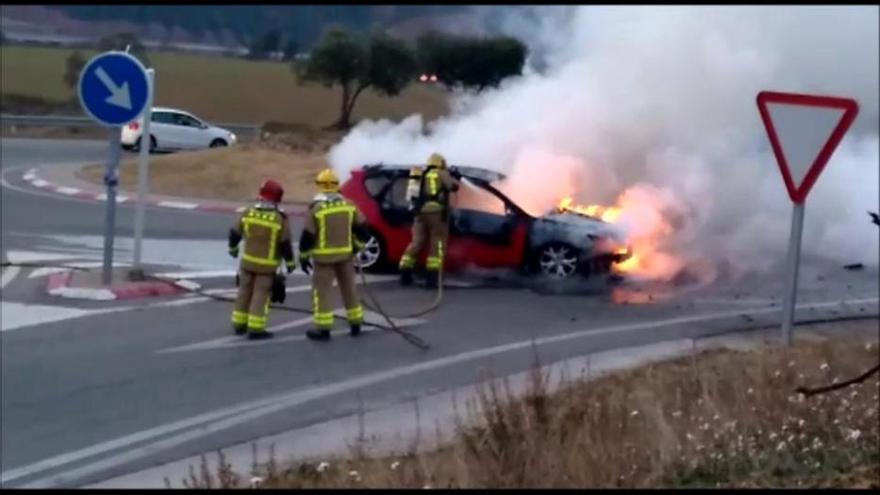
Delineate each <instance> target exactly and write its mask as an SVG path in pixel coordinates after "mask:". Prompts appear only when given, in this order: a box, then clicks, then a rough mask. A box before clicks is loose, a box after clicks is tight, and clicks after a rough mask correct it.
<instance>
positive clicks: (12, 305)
mask: <svg viewBox="0 0 880 495" xmlns="http://www.w3.org/2000/svg"><path fill="white" fill-rule="evenodd" d="M133 308H134V307H133V306H124V307H119V308H103V309H79V308H70V307H66V306H46V305H40V304H24V303H18V302H5V301H3V302H0V310H2V313H3V318H2V320H0V331H2V332H8V331H11V330H19V329H22V328H26V327H32V326H35V325H42V324H45V323H52V322H56V321H61V320H71V319H74V318H82V317H84V316H97V315H103V314H108V313H117V312H121V311H128V310H130V309H133Z"/></svg>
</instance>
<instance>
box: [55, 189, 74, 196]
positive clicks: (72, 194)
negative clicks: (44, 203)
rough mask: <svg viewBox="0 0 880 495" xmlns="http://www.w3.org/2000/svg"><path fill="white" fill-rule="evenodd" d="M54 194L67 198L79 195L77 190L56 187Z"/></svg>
mask: <svg viewBox="0 0 880 495" xmlns="http://www.w3.org/2000/svg"><path fill="white" fill-rule="evenodd" d="M55 192H57V193H61V194H66V195H68V196H75V195H77V194H79V193H80V191H79V189H76V188H73V187H56V188H55Z"/></svg>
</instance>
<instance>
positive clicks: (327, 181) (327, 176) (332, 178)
mask: <svg viewBox="0 0 880 495" xmlns="http://www.w3.org/2000/svg"><path fill="white" fill-rule="evenodd" d="M315 184H317V185H318V191H320V192H322V193H334V192H339V177H336V174H335V173H334V172H333V170H331V169H329V168H325V169H324V170H322V171H321V172H320V173H318V177H317V178H316V179H315Z"/></svg>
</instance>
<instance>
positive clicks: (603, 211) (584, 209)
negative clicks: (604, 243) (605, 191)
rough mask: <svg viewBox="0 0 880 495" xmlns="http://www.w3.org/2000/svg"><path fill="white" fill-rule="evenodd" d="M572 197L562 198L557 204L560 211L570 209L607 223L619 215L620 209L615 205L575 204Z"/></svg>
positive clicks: (612, 221)
mask: <svg viewBox="0 0 880 495" xmlns="http://www.w3.org/2000/svg"><path fill="white" fill-rule="evenodd" d="M573 203H574V199H573V198H572V197H571V196H567V197H565V198H562V200H561V201H560V202H559V205H557V209H558V210H559V212H560V213H562V212H566V211H570V212H572V213H580V214H581V215H586V216H588V217H593V218H597V219H600V220H602V221H603V222H607V223H614V221H615V220H617V218H618V217H620V213H621V210H620V208H618V207H616V206H601V205H588V206H583V205H576V204H573Z"/></svg>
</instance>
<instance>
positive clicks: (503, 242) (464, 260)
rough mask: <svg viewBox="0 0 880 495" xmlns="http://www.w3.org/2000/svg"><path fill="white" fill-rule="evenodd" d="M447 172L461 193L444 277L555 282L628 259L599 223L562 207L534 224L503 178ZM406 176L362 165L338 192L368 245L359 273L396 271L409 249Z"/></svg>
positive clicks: (469, 170) (395, 169)
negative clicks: (508, 273) (466, 273)
mask: <svg viewBox="0 0 880 495" xmlns="http://www.w3.org/2000/svg"><path fill="white" fill-rule="evenodd" d="M449 168H450V170H451V171H455V172H457V173H458V174H460V176H461V181H462V187H461V188H460V189H459V192H458V193H457V194H454V195H453V201H452V208H451V211H450V213H449V239H448V242H447V246H446V258H445V268H444V271H445V272H456V271H461V270H466V269H469V268H478V269H490V270H491V269H512V270H516V271H518V272H520V273H526V274H532V275H535V274H543V275H545V276H548V277H555V278H569V277H572V276H576V275H580V276H584V277H591V276H595V275H603V274H609V273H611V271H612V265H613V264H614V263H620V262H622V261H625V260H626V259H628V258H629V257H630V256H631V252H630V249H629V247H628V246H627V245H626V243H625V240H624V237H623V235H622V233H621V232H620V231H619V230H618V229H617V228H616V227H615V226H614V225H612V224H610V223H608V222H605V221H603V220H602V219H601V217H596V216H591V215H589V214H588V212H585V211H582V210H579V209H578V208H576V207H565V206H564V205H560V207H559V208H555V209H554V210H553V211H551V212H548V213H547V214H546V215H543V216H540V217H535V216H533V215H530V214H528V213H526V211H525V210H524V209H523V208H521V207H520V206H518V205H517V204H516V202H514V201H513V200H512V199H510V198H509V197H507V196H506V195H505V194H504V193H502V192H501V191H500V190H499V189H498V187H497V186H498V184H500V183H501V182H503V181H504V179H505V176H504V174H501V173H498V172H493V171H489V170H485V169H480V168H475V167H464V166H450V167H449ZM409 171H410V167H409V166H402V165H400V166H396V165H385V164H380V165H367V166H364V167H362V168H359V169H356V170H355V171H353V172H352V175H351V177H350V178H349V179H348V180H347V181H346V182H345V183H344V184H343V185H342V188H341V193H342V194H343V195H344V196H345V197H347V198H348V199H350V200H351V201H353V202H354V203H355V204H356V205H357V207H358V208H359V209H360V210H361V211H362V212H363V214H364V216H365V217H366V219H367V225H368V228H369V232H370V238H369V240H368V242H367V243H366V245H365V247H364V249H363V250H361V251H360V252H359V253H358V256H357V263H358V264H359V265H360V266H362V267H363V268H364V269H365V270H367V271H387V270H394V269H396V267H397V264H398V262H399V261H400V258H401V257H402V256H403V252H404V250H405V249H406V247H407V245H408V244H409V242H410V239H411V237H412V231H411V229H412V223H413V218H414V214H413V212H412V211H411V210H410V207H409V201H408V197H407V186H408V183H409ZM425 256H426V253H422V254H421V259H420V260H419V261H420V263H421V266H424V261H425Z"/></svg>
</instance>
